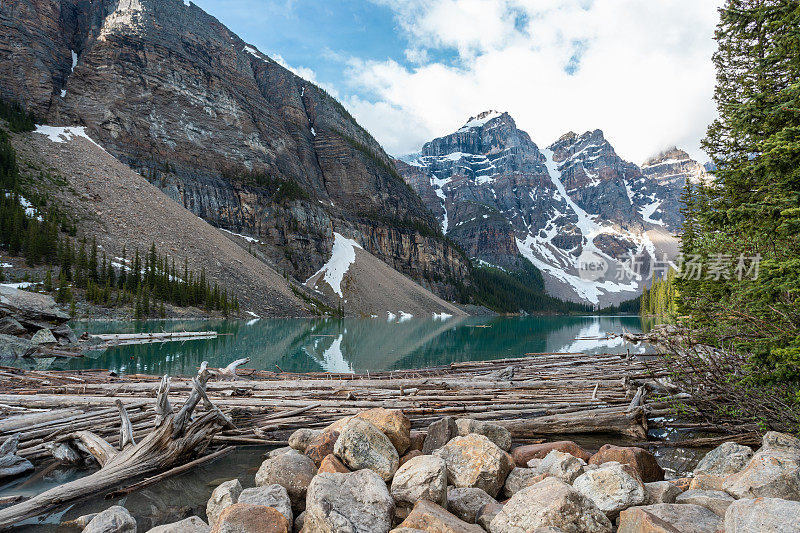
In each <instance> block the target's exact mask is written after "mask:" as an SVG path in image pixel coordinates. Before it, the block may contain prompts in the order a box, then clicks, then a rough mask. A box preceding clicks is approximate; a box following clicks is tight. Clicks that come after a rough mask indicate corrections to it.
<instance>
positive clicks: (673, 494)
mask: <svg viewBox="0 0 800 533" xmlns="http://www.w3.org/2000/svg"><path fill="white" fill-rule="evenodd" d="M682 492H683V491H682V490H681V489H680V488H679V487H678V486H677V485H675V484H674V483H670V482H669V481H653V482H651V483H645V484H644V501H643V502H642V505H653V504H655V503H675V498H677V497H678V494H681V493H682Z"/></svg>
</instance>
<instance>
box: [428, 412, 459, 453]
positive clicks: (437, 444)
mask: <svg viewBox="0 0 800 533" xmlns="http://www.w3.org/2000/svg"><path fill="white" fill-rule="evenodd" d="M457 435H458V427H456V421H455V420H453V418H452V417H450V416H443V417H442V418H440V419H439V420H437V421H436V422H432V423H431V424H430V425H429V426H428V434H427V435H426V436H425V444H424V446H423V447H422V453H424V454H425V455H430V454H432V453H433V452H434V451H436V450H438V449H439V448H441V447H442V446H444V445H445V444H447V443H448V442H450V439H452V438H453V437H455V436H457Z"/></svg>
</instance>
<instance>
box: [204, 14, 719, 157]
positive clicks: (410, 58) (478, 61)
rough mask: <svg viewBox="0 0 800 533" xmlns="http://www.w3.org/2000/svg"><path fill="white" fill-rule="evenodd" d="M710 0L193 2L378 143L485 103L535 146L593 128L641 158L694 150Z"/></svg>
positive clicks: (451, 127)
mask: <svg viewBox="0 0 800 533" xmlns="http://www.w3.org/2000/svg"><path fill="white" fill-rule="evenodd" d="M722 2H723V0H196V1H195V2H194V3H196V4H197V5H198V6H200V7H201V8H203V9H204V10H205V11H207V12H209V13H211V14H212V15H214V16H215V17H217V18H218V19H220V20H221V21H222V22H223V23H224V24H226V25H227V26H228V27H229V28H231V30H233V31H234V32H236V33H237V34H238V35H239V36H240V37H241V38H242V39H244V40H245V41H247V42H249V43H250V44H252V45H254V46H255V47H256V48H258V49H259V50H260V51H261V52H263V53H265V54H267V55H269V56H270V57H272V58H273V59H275V60H277V61H279V62H281V63H283V64H284V65H285V66H287V67H289V68H291V69H292V70H294V71H295V72H296V73H298V74H299V75H301V76H303V77H304V78H306V79H308V80H309V81H312V82H315V83H317V84H319V85H321V86H322V87H324V88H325V89H327V90H328V91H329V92H331V93H332V94H333V95H334V96H336V97H337V98H338V99H339V100H340V101H341V102H342V103H343V104H344V105H345V106H346V107H347V108H348V109H349V110H350V112H351V113H352V114H353V116H354V117H355V118H356V120H358V122H359V123H360V124H361V125H362V126H364V127H365V128H366V129H367V130H368V131H369V132H370V133H372V135H373V136H375V138H376V139H377V140H378V141H379V142H380V143H381V144H382V145H383V147H384V148H385V149H386V151H387V152H389V153H390V154H393V155H402V154H407V153H411V152H415V151H417V150H419V149H420V147H421V146H422V144H424V143H425V142H427V141H429V140H431V139H433V138H435V137H439V136H442V135H446V134H448V133H451V132H453V131H455V130H456V129H458V128H459V127H460V126H461V125H463V124H464V123H465V122H466V121H467V120H468V119H469V117H471V116H473V115H477V114H478V113H479V112H481V111H484V110H489V109H494V110H499V111H508V112H509V113H510V114H511V116H512V117H513V118H514V119H515V121H516V123H517V126H518V127H519V128H520V129H523V130H525V131H527V132H528V133H529V134H530V135H531V137H532V138H533V140H534V142H536V143H537V144H538V145H539V146H540V147H546V146H548V145H550V144H551V143H553V142H554V141H555V140H556V139H558V137H560V136H561V135H562V134H564V133H566V132H567V131H575V132H577V133H582V132H584V131H588V130H594V129H597V128H599V129H602V130H603V132H604V133H605V135H606V138H607V139H608V140H609V141H610V142H611V143H612V145H613V146H614V147H615V148H616V150H617V152H618V153H619V155H620V156H621V157H623V158H624V159H626V160H629V161H633V162H635V163H642V162H643V161H644V160H645V159H646V158H647V157H649V156H651V155H654V154H656V153H658V152H659V151H661V150H663V149H665V148H667V147H669V146H672V145H677V146H678V147H680V148H683V149H684V150H686V151H688V152H689V153H690V155H692V156H693V157H694V158H695V159H697V160H699V161H701V162H704V161H707V160H708V157H707V156H706V155H705V154H703V153H702V151H701V149H700V140H701V139H702V138H703V136H704V134H705V131H706V128H707V127H708V124H709V123H710V122H711V121H712V120H713V119H714V117H715V116H716V109H715V106H714V102H713V100H712V97H713V92H714V80H715V77H714V67H713V64H712V61H711V57H712V54H713V53H714V51H715V49H716V46H715V43H714V40H713V35H714V29H715V26H716V24H717V21H718V13H717V8H718V7H719V6H720V5H721V4H722Z"/></svg>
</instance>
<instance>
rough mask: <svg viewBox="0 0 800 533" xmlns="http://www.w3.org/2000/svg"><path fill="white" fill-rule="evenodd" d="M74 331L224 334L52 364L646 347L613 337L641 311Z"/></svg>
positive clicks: (171, 368)
mask: <svg viewBox="0 0 800 533" xmlns="http://www.w3.org/2000/svg"><path fill="white" fill-rule="evenodd" d="M72 327H73V328H74V329H75V331H76V333H78V334H81V333H83V332H84V331H88V332H89V333H139V332H161V331H167V332H170V331H209V330H211V331H216V332H217V333H218V334H219V336H218V337H216V338H212V339H197V340H186V341H174V342H164V343H161V342H154V343H148V344H137V345H128V346H115V347H112V348H110V349H107V350H104V351H97V352H94V353H91V354H90V355H89V356H88V357H84V358H79V359H57V360H55V361H54V362H53V363H52V367H54V368H64V369H75V370H77V369H85V368H104V369H108V370H113V371H115V372H118V373H121V374H132V373H146V374H171V375H189V374H194V373H195V372H196V368H197V366H198V365H199V364H200V363H201V362H202V361H208V362H209V365H210V366H212V367H220V366H225V365H227V364H228V363H229V362H231V361H233V360H235V359H239V358H242V357H249V358H250V359H251V361H250V363H249V364H248V365H247V368H254V369H259V370H272V371H284V372H375V371H383V370H398V369H409V368H425V367H431V366H439V365H448V364H450V363H453V362H459V361H480V360H491V359H503V358H509V357H522V356H524V355H525V354H530V353H542V352H580V353H586V354H597V353H626V351H627V350H630V351H631V352H632V353H641V352H642V351H643V348H641V347H638V346H632V345H629V344H627V343H625V342H624V341H623V340H622V339H618V338H607V337H608V336H609V334H613V333H621V332H622V331H624V330H627V331H631V332H641V331H642V329H643V327H644V328H645V329H646V328H648V327H649V324H647V323H644V324H643V322H642V320H641V319H640V318H639V317H617V316H614V317H595V316H552V317H452V318H448V319H444V320H434V319H417V318H410V319H407V320H400V321H398V320H396V319H395V320H392V321H387V320H379V319H369V318H367V319H362V318H344V319H296V320H295V319H259V320H250V321H235V320H187V321H175V320H156V321H141V322H108V321H91V322H73V323H72Z"/></svg>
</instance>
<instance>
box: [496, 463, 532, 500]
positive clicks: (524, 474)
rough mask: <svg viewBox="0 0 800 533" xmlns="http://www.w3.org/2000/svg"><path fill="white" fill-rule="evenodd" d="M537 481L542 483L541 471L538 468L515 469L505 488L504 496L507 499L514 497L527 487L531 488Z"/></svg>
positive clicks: (509, 476)
mask: <svg viewBox="0 0 800 533" xmlns="http://www.w3.org/2000/svg"><path fill="white" fill-rule="evenodd" d="M537 481H541V476H540V474H539V470H538V469H536V468H520V467H514V469H513V470H512V471H511V473H510V474H508V477H507V478H506V484H505V485H504V486H503V494H504V495H505V496H506V498H510V497H512V496H513V495H514V494H516V493H518V492H519V491H521V490H522V489H524V488H525V487H530V486H531V485H533V484H534V483H536V482H537Z"/></svg>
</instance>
